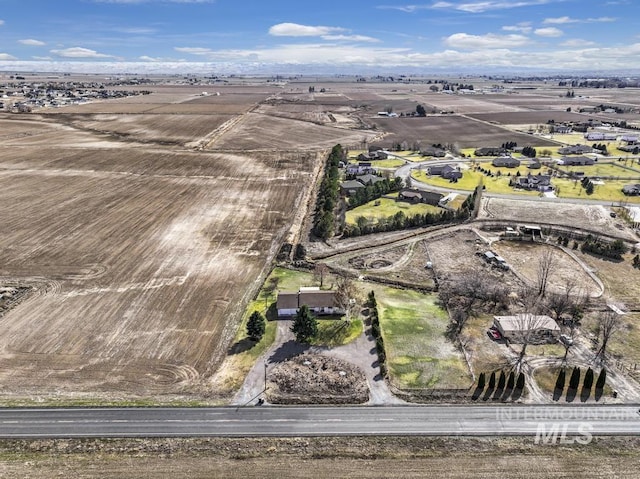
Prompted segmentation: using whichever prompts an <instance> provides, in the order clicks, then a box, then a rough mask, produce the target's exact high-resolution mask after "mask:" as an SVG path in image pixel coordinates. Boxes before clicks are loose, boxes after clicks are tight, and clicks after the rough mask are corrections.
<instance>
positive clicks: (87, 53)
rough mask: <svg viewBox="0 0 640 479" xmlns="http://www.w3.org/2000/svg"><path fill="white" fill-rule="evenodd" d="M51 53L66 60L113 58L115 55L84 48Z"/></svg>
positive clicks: (65, 49) (72, 48)
mask: <svg viewBox="0 0 640 479" xmlns="http://www.w3.org/2000/svg"><path fill="white" fill-rule="evenodd" d="M51 53H53V54H54V55H57V56H59V57H64V58H113V55H106V54H104V53H98V52H96V51H95V50H90V49H89V48H82V47H71V48H64V49H62V50H51Z"/></svg>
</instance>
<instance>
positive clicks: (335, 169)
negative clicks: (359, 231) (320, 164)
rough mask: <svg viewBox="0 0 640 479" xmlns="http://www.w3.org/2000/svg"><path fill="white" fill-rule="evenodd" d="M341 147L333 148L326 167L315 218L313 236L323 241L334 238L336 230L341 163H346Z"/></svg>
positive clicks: (344, 153)
mask: <svg viewBox="0 0 640 479" xmlns="http://www.w3.org/2000/svg"><path fill="white" fill-rule="evenodd" d="M346 157H347V155H346V152H345V150H344V149H343V148H342V146H341V145H336V146H334V147H333V148H332V150H331V153H330V154H329V157H328V158H327V162H326V164H325V167H324V176H323V178H322V182H321V183H320V188H319V190H318V198H317V201H316V209H315V214H314V217H313V234H314V235H316V236H317V237H318V238H321V239H328V238H331V236H333V234H334V232H335V230H336V216H335V208H336V205H337V204H338V201H339V200H340V168H339V165H340V162H341V161H346Z"/></svg>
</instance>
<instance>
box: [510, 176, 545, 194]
mask: <svg viewBox="0 0 640 479" xmlns="http://www.w3.org/2000/svg"><path fill="white" fill-rule="evenodd" d="M513 186H515V187H516V188H522V189H525V190H536V191H552V190H553V186H551V177H550V176H549V175H532V174H531V173H529V174H528V175H527V176H517V177H515V178H513Z"/></svg>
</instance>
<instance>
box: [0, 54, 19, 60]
mask: <svg viewBox="0 0 640 479" xmlns="http://www.w3.org/2000/svg"><path fill="white" fill-rule="evenodd" d="M5 60H17V58H16V57H14V56H13V55H9V54H8V53H0V61H5Z"/></svg>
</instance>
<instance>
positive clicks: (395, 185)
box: [348, 177, 404, 209]
mask: <svg viewBox="0 0 640 479" xmlns="http://www.w3.org/2000/svg"><path fill="white" fill-rule="evenodd" d="M403 186H404V182H403V181H402V178H400V177H397V178H394V179H392V180H390V179H389V178H385V179H384V180H382V181H378V182H376V183H374V184H373V185H367V186H365V187H364V188H359V189H357V190H356V191H355V193H354V194H353V195H352V196H351V197H350V198H349V204H348V206H349V209H353V208H356V207H358V206H360V205H364V204H365V203H368V202H369V201H373V200H376V199H378V198H381V197H382V196H384V195H386V194H388V193H392V192H394V191H400V190H401V189H402V187H403Z"/></svg>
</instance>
